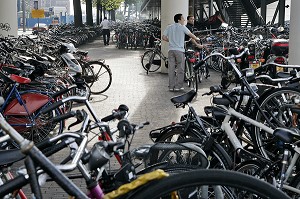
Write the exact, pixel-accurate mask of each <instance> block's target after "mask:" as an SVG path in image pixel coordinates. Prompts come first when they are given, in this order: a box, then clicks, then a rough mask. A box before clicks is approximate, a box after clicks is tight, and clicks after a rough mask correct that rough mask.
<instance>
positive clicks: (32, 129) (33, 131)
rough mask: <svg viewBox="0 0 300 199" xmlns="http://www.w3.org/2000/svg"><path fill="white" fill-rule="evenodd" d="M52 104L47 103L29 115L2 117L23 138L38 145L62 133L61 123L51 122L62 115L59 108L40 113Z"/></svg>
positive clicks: (62, 124)
mask: <svg viewBox="0 0 300 199" xmlns="http://www.w3.org/2000/svg"><path fill="white" fill-rule="evenodd" d="M52 103H53V102H48V103H47V104H45V105H44V106H43V107H41V108H40V109H38V110H37V111H35V112H34V113H33V114H31V115H24V116H15V115H5V114H4V117H5V118H6V120H7V122H8V123H9V124H10V125H11V126H12V127H14V128H15V129H16V130H17V131H18V132H19V133H20V134H21V135H22V136H23V137H24V138H26V139H28V140H32V141H34V143H39V142H41V141H43V140H44V139H45V138H47V137H52V136H55V135H58V134H61V133H62V132H63V127H64V123H63V121H59V122H52V118H54V117H56V116H58V115H61V114H62V112H61V110H60V109H59V108H57V109H55V110H52V111H50V112H48V113H44V114H41V113H40V110H42V109H43V108H46V107H47V106H49V105H51V104H52ZM13 145H15V144H13Z"/></svg>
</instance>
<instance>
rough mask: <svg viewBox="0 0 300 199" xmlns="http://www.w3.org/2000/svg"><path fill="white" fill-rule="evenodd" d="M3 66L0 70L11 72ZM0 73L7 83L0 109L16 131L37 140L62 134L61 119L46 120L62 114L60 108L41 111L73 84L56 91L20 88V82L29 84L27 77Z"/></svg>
mask: <svg viewBox="0 0 300 199" xmlns="http://www.w3.org/2000/svg"><path fill="white" fill-rule="evenodd" d="M5 68H6V67H3V69H2V70H6V71H10V69H9V68H7V69H5ZM0 76H1V78H2V79H3V81H4V82H5V83H6V84H9V87H8V90H7V91H6V93H5V96H6V98H5V101H4V103H3V104H2V106H1V108H0V112H1V113H2V114H3V115H4V117H5V118H6V120H7V121H8V122H9V123H10V124H11V125H12V126H13V127H14V128H15V129H16V130H17V131H18V132H19V133H21V134H22V135H23V136H24V137H25V138H28V139H30V140H33V141H34V142H36V143H37V142H40V141H42V140H43V139H45V138H46V137H47V136H49V135H50V134H53V135H54V134H60V133H62V130H63V126H64V125H63V121H60V122H57V123H49V120H50V119H51V118H53V117H55V116H57V115H60V114H62V112H63V109H54V110H53V111H52V112H49V113H47V114H43V113H41V111H42V110H43V109H44V108H46V107H47V106H49V105H50V104H53V103H54V102H55V100H56V98H57V97H59V96H61V95H63V94H64V93H66V92H68V91H70V90H72V89H73V88H74V87H69V88H68V89H63V90H61V91H59V92H57V93H53V92H47V91H40V90H33V89H26V90H24V91H19V90H18V87H19V85H20V84H28V83H30V79H28V78H25V77H20V76H18V75H14V74H11V75H10V76H7V75H6V74H4V73H3V72H0ZM14 96H16V97H14ZM28 102H30V104H29V103H28Z"/></svg>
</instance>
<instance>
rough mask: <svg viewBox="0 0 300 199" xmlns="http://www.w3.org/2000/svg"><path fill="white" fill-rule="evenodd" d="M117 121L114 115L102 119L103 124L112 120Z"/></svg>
mask: <svg viewBox="0 0 300 199" xmlns="http://www.w3.org/2000/svg"><path fill="white" fill-rule="evenodd" d="M113 119H115V115H114V114H111V115H108V116H106V117H104V118H102V119H101V121H102V122H109V121H111V120H113Z"/></svg>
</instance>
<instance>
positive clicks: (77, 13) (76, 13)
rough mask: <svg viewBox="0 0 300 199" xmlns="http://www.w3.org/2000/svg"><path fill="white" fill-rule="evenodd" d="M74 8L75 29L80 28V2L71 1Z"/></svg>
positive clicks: (78, 0) (76, 0)
mask: <svg viewBox="0 0 300 199" xmlns="http://www.w3.org/2000/svg"><path fill="white" fill-rule="evenodd" d="M73 7H74V23H75V24H74V25H75V27H80V26H82V25H83V24H82V11H81V2H80V0H73Z"/></svg>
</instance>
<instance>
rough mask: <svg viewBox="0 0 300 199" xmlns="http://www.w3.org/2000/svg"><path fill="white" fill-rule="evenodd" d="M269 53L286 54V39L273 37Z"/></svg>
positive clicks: (287, 44)
mask: <svg viewBox="0 0 300 199" xmlns="http://www.w3.org/2000/svg"><path fill="white" fill-rule="evenodd" d="M271 53H272V54H275V55H276V56H282V55H287V54H288V53H289V42H288V40H286V39H275V40H274V41H273V42H272V46H271Z"/></svg>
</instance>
